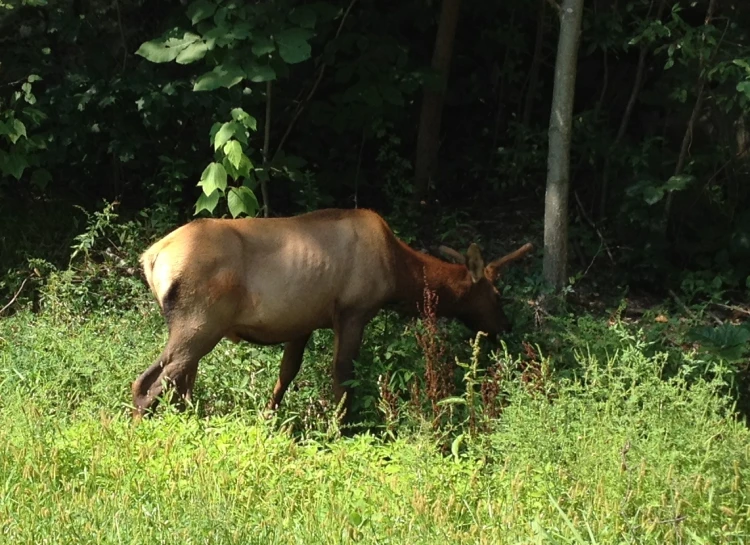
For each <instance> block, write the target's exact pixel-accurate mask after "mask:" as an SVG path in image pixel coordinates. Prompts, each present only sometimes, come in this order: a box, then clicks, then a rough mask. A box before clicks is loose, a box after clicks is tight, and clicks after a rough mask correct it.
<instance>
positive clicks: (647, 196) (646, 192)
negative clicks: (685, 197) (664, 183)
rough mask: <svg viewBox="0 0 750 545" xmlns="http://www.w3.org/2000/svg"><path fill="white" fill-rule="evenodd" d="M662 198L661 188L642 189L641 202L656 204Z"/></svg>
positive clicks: (662, 190) (649, 187) (662, 191)
mask: <svg viewBox="0 0 750 545" xmlns="http://www.w3.org/2000/svg"><path fill="white" fill-rule="evenodd" d="M662 197H664V189H663V188H661V187H654V186H648V187H645V188H644V189H643V200H645V201H646V202H647V203H648V204H656V203H657V202H659V201H660V200H661V199H662Z"/></svg>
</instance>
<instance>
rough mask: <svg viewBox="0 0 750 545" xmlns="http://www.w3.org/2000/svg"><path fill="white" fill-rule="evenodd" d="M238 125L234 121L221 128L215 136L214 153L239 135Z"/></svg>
mask: <svg viewBox="0 0 750 545" xmlns="http://www.w3.org/2000/svg"><path fill="white" fill-rule="evenodd" d="M237 129H239V127H238V126H237V123H235V122H234V121H227V122H226V123H224V124H223V125H222V126H221V128H220V129H219V130H218V131H217V132H216V136H214V151H216V150H218V149H219V148H220V147H222V146H223V145H224V144H226V143H227V142H228V141H229V139H230V138H232V137H233V136H235V135H236V134H237Z"/></svg>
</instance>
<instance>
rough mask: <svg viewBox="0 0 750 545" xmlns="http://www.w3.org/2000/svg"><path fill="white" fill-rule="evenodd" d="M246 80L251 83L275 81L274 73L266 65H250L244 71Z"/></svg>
mask: <svg viewBox="0 0 750 545" xmlns="http://www.w3.org/2000/svg"><path fill="white" fill-rule="evenodd" d="M245 73H246V75H247V79H249V80H250V81H252V82H255V83H260V82H263V81H273V80H275V79H276V72H275V71H274V69H273V68H271V67H270V66H268V65H267V64H256V63H251V64H250V65H249V66H248V67H247V69H246V72H245Z"/></svg>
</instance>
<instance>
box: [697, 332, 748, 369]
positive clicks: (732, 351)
mask: <svg viewBox="0 0 750 545" xmlns="http://www.w3.org/2000/svg"><path fill="white" fill-rule="evenodd" d="M689 336H690V338H692V339H693V340H696V341H698V342H699V343H701V346H702V347H703V348H704V349H705V350H708V351H709V352H713V353H715V354H716V355H718V356H720V357H722V358H724V359H726V360H730V361H736V360H739V359H742V358H743V357H744V355H745V353H746V352H747V351H748V348H749V347H750V344H748V342H749V341H750V330H748V328H747V327H746V326H735V325H732V324H723V325H721V326H718V327H710V326H701V327H696V328H694V329H692V330H691V331H690V334H689Z"/></svg>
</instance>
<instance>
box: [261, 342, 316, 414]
mask: <svg viewBox="0 0 750 545" xmlns="http://www.w3.org/2000/svg"><path fill="white" fill-rule="evenodd" d="M309 338H310V333H308V334H307V335H305V336H303V337H300V338H299V339H295V340H293V341H289V342H288V343H286V344H285V345H284V355H283V356H282V358H281V369H280V370H279V379H278V380H277V381H276V386H274V388H273V396H272V397H271V401H269V402H268V409H270V410H276V409H277V408H278V407H279V405H281V400H282V399H284V394H285V393H286V391H287V389H288V388H289V385H290V384H291V383H292V381H293V380H294V377H296V376H297V373H298V372H299V369H300V366H301V365H302V355H303V354H304V353H305V347H306V346H307V341H308V339H309Z"/></svg>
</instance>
